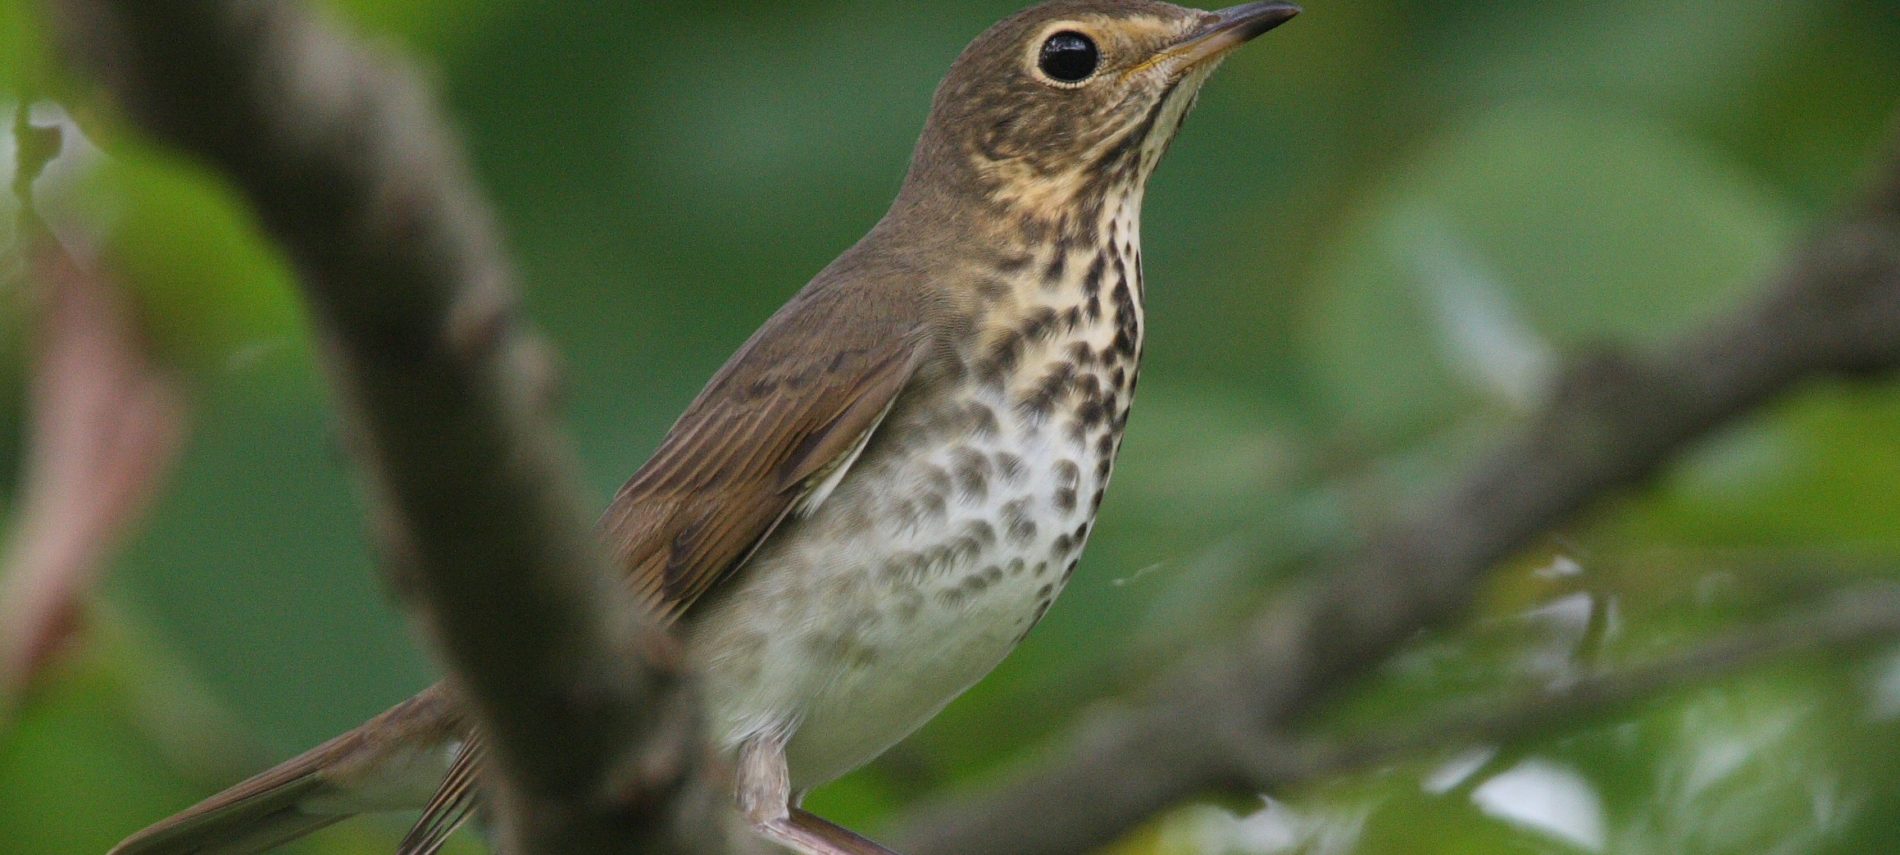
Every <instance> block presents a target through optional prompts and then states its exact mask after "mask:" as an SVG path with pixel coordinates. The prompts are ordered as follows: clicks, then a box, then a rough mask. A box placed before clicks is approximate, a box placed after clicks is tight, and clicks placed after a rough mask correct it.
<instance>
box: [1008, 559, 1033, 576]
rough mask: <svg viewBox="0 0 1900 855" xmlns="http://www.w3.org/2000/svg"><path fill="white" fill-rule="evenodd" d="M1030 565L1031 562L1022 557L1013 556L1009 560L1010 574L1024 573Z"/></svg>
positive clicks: (1018, 574) (1019, 574)
mask: <svg viewBox="0 0 1900 855" xmlns="http://www.w3.org/2000/svg"><path fill="white" fill-rule="evenodd" d="M1028 567H1029V563H1028V562H1026V561H1024V560H1022V559H1021V558H1011V559H1010V560H1009V575H1011V576H1021V575H1023V571H1024V570H1026V569H1028Z"/></svg>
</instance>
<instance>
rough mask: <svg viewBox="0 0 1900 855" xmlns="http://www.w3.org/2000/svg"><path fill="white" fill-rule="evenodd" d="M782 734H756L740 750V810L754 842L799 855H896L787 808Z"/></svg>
mask: <svg viewBox="0 0 1900 855" xmlns="http://www.w3.org/2000/svg"><path fill="white" fill-rule="evenodd" d="M786 738H787V737H786V735H785V734H761V735H759V736H754V737H752V738H751V739H748V740H746V741H745V743H744V744H743V745H741V746H740V747H739V768H738V798H739V810H740V812H741V813H744V814H745V818H746V821H747V822H750V823H751V824H752V828H753V830H754V831H757V832H758V833H759V836H761V837H764V838H765V839H767V840H770V841H772V842H773V843H776V844H778V845H780V846H783V847H785V848H787V849H790V850H792V851H793V852H797V853H799V855H897V853H895V852H892V851H891V850H889V849H886V848H884V847H882V846H879V845H877V844H876V843H872V842H871V841H869V840H866V839H864V838H863V837H860V836H858V835H857V834H854V833H852V832H851V831H849V830H847V829H845V828H842V827H840V826H837V825H833V824H832V823H830V822H827V821H825V820H823V819H819V818H818V817H817V816H815V815H813V814H811V813H808V812H806V811H804V810H801V809H799V808H797V807H794V806H793V805H792V784H791V773H790V772H789V771H788V770H787V769H786V767H785V741H786Z"/></svg>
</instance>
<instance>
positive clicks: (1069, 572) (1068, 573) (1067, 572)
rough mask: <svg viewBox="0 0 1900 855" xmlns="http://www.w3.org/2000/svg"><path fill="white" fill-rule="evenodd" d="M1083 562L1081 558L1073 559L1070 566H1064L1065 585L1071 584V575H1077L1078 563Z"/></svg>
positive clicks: (1063, 578) (1063, 580)
mask: <svg viewBox="0 0 1900 855" xmlns="http://www.w3.org/2000/svg"><path fill="white" fill-rule="evenodd" d="M1081 563H1082V560H1081V559H1079V558H1077V559H1071V560H1070V561H1069V566H1067V567H1064V568H1062V584H1064V585H1067V584H1069V577H1071V576H1074V575H1075V567H1076V565H1078V564H1081Z"/></svg>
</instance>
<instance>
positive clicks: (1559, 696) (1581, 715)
mask: <svg viewBox="0 0 1900 855" xmlns="http://www.w3.org/2000/svg"><path fill="white" fill-rule="evenodd" d="M1827 599H1828V601H1827V602H1826V603H1823V604H1821V605H1818V606H1810V607H1807V608H1803V609H1800V610H1799V611H1797V612H1796V613H1795V614H1792V615H1789V616H1786V617H1783V618H1780V619H1778V620H1774V621H1771V622H1768V623H1765V624H1761V625H1758V626H1751V627H1746V628H1743V629H1738V630H1733V631H1731V632H1729V633H1727V634H1725V635H1723V636H1722V637H1720V638H1716V639H1714V640H1710V641H1705V642H1702V643H1701V644H1698V645H1696V646H1694V647H1691V648H1689V649H1688V650H1683V651H1679V652H1676V653H1672V654H1670V655H1668V656H1664V657H1661V658H1658V659H1655V660H1654V661H1650V662H1645V663H1642V664H1640V665H1632V666H1625V667H1622V668H1620V669H1617V670H1612V671H1605V672H1602V673H1596V674H1590V675H1587V676H1583V677H1579V678H1576V679H1573V680H1569V681H1567V682H1562V683H1558V684H1556V685H1553V686H1549V687H1547V688H1545V689H1542V690H1539V691H1534V692H1529V693H1527V694H1524V695H1523V696H1520V697H1515V698H1501V699H1500V698H1490V699H1485V700H1482V701H1478V702H1474V703H1467V704H1464V705H1460V706H1459V707H1458V708H1456V709H1453V710H1450V711H1446V712H1441V713H1438V714H1436V715H1429V716H1425V717H1424V719H1425V722H1424V724H1421V725H1413V726H1408V727H1404V728H1401V729H1398V730H1395V731H1393V732H1390V733H1382V734H1377V735H1372V736H1362V737H1356V738H1350V739H1348V740H1346V741H1344V742H1340V743H1327V744H1301V743H1300V742H1298V741H1297V740H1290V739H1285V738H1278V739H1274V738H1267V739H1262V738H1260V735H1259V734H1248V735H1246V739H1247V742H1243V743H1240V744H1232V745H1230V746H1229V748H1230V749H1231V750H1232V751H1233V752H1234V753H1233V756H1234V757H1235V758H1236V762H1238V763H1240V764H1241V765H1242V766H1243V767H1245V768H1246V769H1247V770H1248V771H1247V773H1246V774H1247V777H1248V779H1249V781H1250V782H1251V783H1250V787H1251V789H1253V790H1254V791H1257V792H1264V791H1266V790H1268V789H1280V788H1285V787H1288V786H1292V785H1296V784H1300V783H1303V782H1307V781H1317V780H1323V779H1325V778H1328V777H1331V776H1334V775H1339V774H1343V773H1347V772H1352V771H1355V770H1360V769H1366V768H1370V767H1374V766H1379V765H1381V764H1385V763H1392V762H1397V761H1401V760H1405V759H1408V758H1411V757H1417V756H1420V755H1426V754H1431V753H1434V752H1443V751H1446V750H1448V749H1457V748H1460V747H1464V746H1467V745H1472V744H1494V745H1512V744H1516V743H1520V742H1523V741H1525V740H1528V739H1532V738H1535V737H1538V736H1542V735H1545V734H1549V733H1551V732H1553V731H1558V730H1561V729H1563V728H1568V727H1576V726H1579V725H1584V724H1587V723H1589V722H1591V721H1596V720H1601V719H1602V718H1604V717H1605V716H1609V715H1613V714H1616V713H1617V712H1619V711H1621V710H1626V709H1630V708H1631V707H1634V706H1636V705H1638V704H1642V703H1644V702H1648V701H1653V700H1655V699H1657V698H1658V697H1660V696H1663V695H1666V694H1668V693H1671V692H1679V691H1683V690H1686V689H1690V688H1693V687H1695V686H1698V685H1702V684H1706V683H1711V682H1714V681H1717V680H1721V679H1724V678H1728V677H1733V676H1735V675H1737V674H1740V673H1742V672H1744V671H1747V670H1749V669H1752V668H1759V667H1763V666H1766V665H1770V664H1772V663H1775V662H1777V661H1781V660H1785V659H1791V658H1795V657H1800V656H1811V655H1814V654H1817V653H1829V654H1839V653H1842V652H1852V651H1856V650H1861V649H1864V648H1868V647H1871V646H1874V645H1878V644H1883V643H1891V642H1893V641H1895V640H1896V639H1900V590H1895V589H1894V588H1892V587H1879V588H1873V589H1867V590H1855V591H1851V592H1843V593H1838V594H1836V595H1833V596H1831V597H1828V598H1827ZM1248 743H1251V744H1248Z"/></svg>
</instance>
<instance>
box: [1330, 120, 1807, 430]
mask: <svg viewBox="0 0 1900 855" xmlns="http://www.w3.org/2000/svg"><path fill="white" fill-rule="evenodd" d="M1788 237H1789V227H1788V225H1787V223H1786V222H1785V221H1784V218H1783V217H1781V216H1780V215H1779V214H1778V213H1777V212H1776V211H1775V208H1774V206H1773V204H1772V203H1771V202H1770V201H1769V199H1768V198H1766V197H1765V196H1763V195H1762V194H1761V192H1760V188H1759V187H1757V186H1756V185H1755V184H1754V183H1752V182H1751V181H1750V180H1749V179H1748V178H1747V177H1746V176H1745V175H1742V174H1740V173H1738V172H1736V171H1735V170H1733V169H1732V168H1731V167H1729V166H1727V165H1725V164H1723V163H1722V162H1720V161H1719V160H1718V159H1715V158H1714V157H1713V156H1712V155H1711V154H1710V153H1709V152H1707V151H1705V150H1702V149H1699V148H1697V147H1696V146H1695V145H1694V144H1693V143H1691V142H1690V141H1688V140H1686V139H1684V138H1682V137H1680V136H1679V135H1676V134H1673V133H1671V132H1670V131H1669V130H1668V129H1667V128H1665V127H1661V126H1657V125H1655V124H1652V123H1647V122H1642V121H1639V120H1635V119H1629V118H1625V117H1619V116H1616V115H1603V114H1592V113H1579V112H1575V111H1571V110H1566V109H1561V108H1557V107H1552V106H1540V105H1530V104H1525V105H1519V106H1514V107H1500V108H1496V109H1493V110H1491V111H1488V112H1486V113H1484V114H1483V115H1480V116H1478V117H1477V118H1476V119H1475V120H1474V121H1472V122H1470V123H1468V124H1465V125H1463V126H1462V127H1460V128H1459V129H1457V130H1455V131H1453V132H1450V133H1448V134H1446V136H1445V138H1444V139H1443V140H1441V141H1440V142H1439V143H1438V144H1437V145H1435V146H1434V147H1432V148H1431V149H1430V150H1429V151H1427V152H1425V153H1424V154H1422V155H1421V156H1420V157H1418V158H1417V159H1416V160H1414V161H1413V162H1412V163H1411V164H1410V165H1408V166H1407V167H1406V168H1405V169H1403V170H1402V171H1401V172H1400V173H1399V174H1398V175H1397V176H1395V177H1394V178H1393V179H1392V181H1391V183H1390V185H1389V190H1388V191H1387V192H1386V193H1384V194H1383V195H1382V196H1381V197H1380V199H1379V200H1378V201H1377V202H1375V203H1373V204H1371V205H1369V206H1367V207H1365V208H1364V209H1362V213H1361V216H1360V217H1359V219H1358V220H1357V221H1356V222H1355V223H1353V224H1351V225H1349V226H1347V227H1346V228H1345V229H1344V231H1343V236H1342V237H1341V238H1340V239H1339V240H1338V242H1337V243H1336V244H1335V245H1334V247H1333V249H1332V250H1331V251H1330V252H1328V253H1327V255H1326V259H1327V260H1326V261H1324V262H1323V263H1322V266H1321V271H1322V272H1321V274H1320V278H1321V280H1322V284H1321V285H1320V287H1318V288H1317V289H1316V290H1315V291H1314V292H1313V295H1314V300H1313V303H1312V305H1311V306H1310V307H1309V311H1308V312H1307V314H1306V316H1305V325H1304V327H1303V328H1302V330H1301V334H1302V341H1303V343H1304V347H1305V351H1306V353H1307V354H1308V356H1309V358H1310V360H1311V362H1312V364H1313V366H1314V374H1315V380H1316V382H1317V383H1318V384H1319V385H1320V388H1321V389H1323V390H1324V391H1325V393H1326V394H1327V396H1328V398H1329V403H1330V404H1331V405H1332V409H1333V411H1334V412H1335V413H1337V414H1338V416H1339V417H1340V418H1341V419H1343V420H1344V421H1345V422H1346V423H1347V424H1348V425H1350V426H1353V427H1355V428H1359V429H1362V430H1369V431H1371V432H1372V433H1373V435H1375V436H1388V437H1389V436H1392V435H1394V432H1395V431H1398V432H1405V431H1415V430H1417V429H1419V428H1421V427H1423V426H1425V425H1428V424H1430V423H1432V422H1433V421H1436V420H1438V419H1442V418H1444V417H1446V416H1447V415H1449V414H1451V413H1453V412H1456V411H1458V410H1461V409H1464V408H1467V407H1472V406H1480V405H1486V404H1488V405H1490V406H1502V407H1506V408H1514V407H1522V406H1524V405H1525V404H1527V403H1529V402H1530V401H1531V400H1532V399H1534V398H1535V395H1534V394H1532V393H1533V392H1534V391H1535V390H1536V389H1537V387H1538V386H1539V384H1540V382H1541V381H1542V380H1543V379H1544V378H1545V377H1547V375H1548V372H1549V367H1550V366H1551V365H1552V364H1553V363H1554V360H1555V359H1556V358H1557V357H1558V356H1560V355H1561V354H1562V353H1564V352H1565V350H1566V349H1567V348H1569V347H1574V346H1575V345H1577V344H1579V343H1583V342H1587V341H1590V340H1594V339H1605V338H1608V339H1626V340H1631V341H1636V342H1653V341H1657V340H1659V339H1661V338H1662V337H1664V336H1666V335H1667V334H1669V333H1672V332H1676V331H1679V330H1681V329H1683V328H1685V327H1686V326H1687V325H1688V324H1690V323H1692V322H1694V321H1698V320H1703V319H1706V318H1707V317H1709V316H1710V315H1712V314H1713V313H1714V312H1715V311H1716V310H1717V309H1718V308H1720V307H1723V306H1726V305H1728V304H1729V303H1730V302H1732V301H1733V300H1735V299H1736V298H1738V297H1740V296H1742V295H1745V294H1747V293H1749V288H1750V286H1752V285H1753V280H1754V278H1755V277H1756V276H1757V275H1759V274H1760V273H1762V272H1763V271H1764V270H1765V269H1767V266H1768V264H1769V262H1770V261H1771V260H1772V259H1773V258H1775V256H1776V254H1777V253H1778V251H1779V250H1780V249H1781V247H1782V246H1784V245H1785V244H1786V242H1787V240H1788ZM1525 372H1529V373H1528V374H1526V373H1525Z"/></svg>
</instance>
